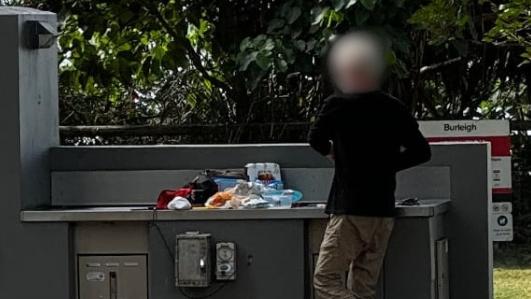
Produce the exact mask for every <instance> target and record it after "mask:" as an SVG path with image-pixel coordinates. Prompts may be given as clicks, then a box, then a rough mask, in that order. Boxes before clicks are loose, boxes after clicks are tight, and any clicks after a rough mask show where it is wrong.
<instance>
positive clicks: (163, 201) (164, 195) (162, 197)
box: [157, 188, 192, 210]
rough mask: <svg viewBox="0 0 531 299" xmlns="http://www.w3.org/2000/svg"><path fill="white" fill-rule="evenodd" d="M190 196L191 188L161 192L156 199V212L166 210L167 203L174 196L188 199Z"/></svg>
mask: <svg viewBox="0 0 531 299" xmlns="http://www.w3.org/2000/svg"><path fill="white" fill-rule="evenodd" d="M191 194H192V189H191V188H180V189H178V190H162V191H161V192H160V194H159V197H158V198H157V210H165V209H167V208H168V203H170V201H171V200H172V199H174V198H175V197H176V196H180V197H184V198H189V197H190V195H191Z"/></svg>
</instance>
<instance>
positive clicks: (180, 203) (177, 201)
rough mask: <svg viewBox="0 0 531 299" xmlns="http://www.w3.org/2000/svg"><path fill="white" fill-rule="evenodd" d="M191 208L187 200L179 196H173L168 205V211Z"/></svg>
mask: <svg viewBox="0 0 531 299" xmlns="http://www.w3.org/2000/svg"><path fill="white" fill-rule="evenodd" d="M191 208H192V204H191V203H190V202H189V201H188V199H186V198H184V197H181V196H175V197H174V198H173V199H172V200H171V201H170V202H169V203H168V209H169V210H190V209H191Z"/></svg>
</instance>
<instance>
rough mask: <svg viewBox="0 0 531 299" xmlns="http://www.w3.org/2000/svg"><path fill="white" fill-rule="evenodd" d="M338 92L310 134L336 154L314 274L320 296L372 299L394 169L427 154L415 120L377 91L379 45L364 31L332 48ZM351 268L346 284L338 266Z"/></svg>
mask: <svg viewBox="0 0 531 299" xmlns="http://www.w3.org/2000/svg"><path fill="white" fill-rule="evenodd" d="M330 55H331V56H330V60H329V62H330V70H331V75H332V78H333V79H334V83H335V85H336V87H337V89H338V92H336V93H335V94H333V95H331V96H330V97H328V98H327V99H326V100H325V102H324V104H323V106H322V108H321V111H320V113H319V115H318V116H317V119H316V121H315V123H314V125H313V126H312V128H311V129H310V132H309V135H308V141H309V143H310V145H311V146H312V147H313V148H314V149H315V150H317V151H318V152H319V153H321V154H323V155H326V156H329V157H331V158H332V159H333V160H334V161H335V173H334V180H333V183H332V187H331V190H330V196H329V199H328V203H327V207H326V213H328V214H330V221H329V223H328V226H327V230H326V233H325V236H324V240H323V243H322V245H321V252H320V254H319V259H318V262H317V266H316V272H315V274H314V287H315V290H316V293H317V294H318V295H319V296H320V298H374V296H375V287H376V283H377V280H378V276H379V272H380V269H381V264H382V261H383V258H384V255H385V251H386V248H387V242H388V240H389V237H390V235H391V231H392V227H393V224H394V218H393V217H394V215H395V198H394V192H395V187H396V181H395V176H396V172H398V171H400V170H402V169H406V168H409V167H412V166H414V165H417V164H420V163H422V162H425V161H427V160H429V158H430V148H429V145H428V143H427V142H426V140H425V139H424V137H423V136H422V134H421V133H420V131H419V130H418V124H417V122H416V120H415V119H414V118H413V117H412V116H411V115H410V113H409V112H408V111H407V109H406V107H405V106H404V105H403V104H402V103H401V102H400V101H399V100H397V99H395V98H393V97H391V96H389V95H387V94H385V93H383V92H382V91H380V90H379V86H380V83H381V82H380V79H381V77H382V73H383V52H382V49H381V48H380V47H379V46H378V44H377V43H376V40H374V39H372V38H371V37H370V36H368V35H367V33H355V34H351V35H347V36H346V37H343V38H341V39H340V40H339V41H338V42H337V44H335V45H334V46H333V47H332V49H331V54H330ZM349 268H350V275H349V276H350V279H349V285H350V289H345V288H344V283H342V281H341V276H342V273H345V272H346V271H347V270H348V269H349Z"/></svg>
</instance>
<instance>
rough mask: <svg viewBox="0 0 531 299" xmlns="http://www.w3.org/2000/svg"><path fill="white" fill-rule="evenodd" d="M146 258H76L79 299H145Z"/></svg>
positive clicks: (126, 256)
mask: <svg viewBox="0 0 531 299" xmlns="http://www.w3.org/2000/svg"><path fill="white" fill-rule="evenodd" d="M146 258H147V257H146V255H124V256H115V255H112V256H103V255H98V256H95V255H90V256H78V282H79V285H78V290H79V291H78V294H79V299H147V294H148V290H147V265H146V264H147V261H146Z"/></svg>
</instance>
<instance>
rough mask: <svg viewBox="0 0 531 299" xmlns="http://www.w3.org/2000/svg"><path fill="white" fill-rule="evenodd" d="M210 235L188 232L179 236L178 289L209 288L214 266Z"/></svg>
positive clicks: (177, 243) (176, 281)
mask: <svg viewBox="0 0 531 299" xmlns="http://www.w3.org/2000/svg"><path fill="white" fill-rule="evenodd" d="M210 238H211V237H210V234H201V233H198V232H188V233H185V234H180V235H177V240H176V243H175V244H176V245H175V285H176V286H177V287H208V286H209V285H210V282H211V276H212V265H211V262H210V260H211V257H210V255H211V253H210V252H211V251H210Z"/></svg>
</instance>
